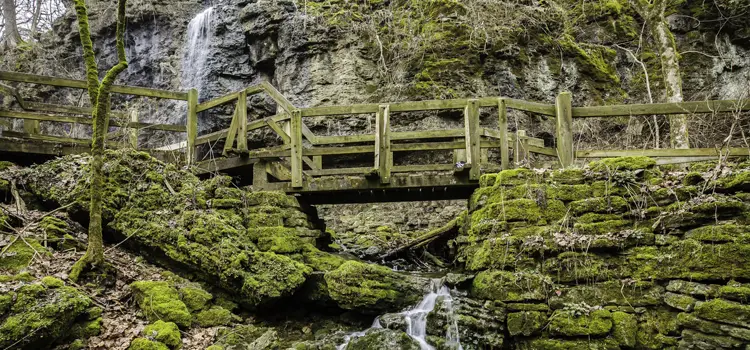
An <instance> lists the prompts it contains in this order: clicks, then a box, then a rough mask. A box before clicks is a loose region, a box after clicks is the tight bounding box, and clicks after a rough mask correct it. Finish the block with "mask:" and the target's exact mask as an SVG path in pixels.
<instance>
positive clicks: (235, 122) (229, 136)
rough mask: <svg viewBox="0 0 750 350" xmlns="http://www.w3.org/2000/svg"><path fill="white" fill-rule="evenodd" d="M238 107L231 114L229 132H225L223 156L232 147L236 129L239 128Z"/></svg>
mask: <svg viewBox="0 0 750 350" xmlns="http://www.w3.org/2000/svg"><path fill="white" fill-rule="evenodd" d="M237 107H239V106H235V108H234V114H232V123H231V124H229V131H228V132H227V138H226V140H224V152H222V153H223V154H224V156H225V157H226V156H227V152H229V150H231V149H232V147H234V139H235V137H237V129H238V128H239V127H240V122H239V119H238V118H237V113H238V111H239V108H237Z"/></svg>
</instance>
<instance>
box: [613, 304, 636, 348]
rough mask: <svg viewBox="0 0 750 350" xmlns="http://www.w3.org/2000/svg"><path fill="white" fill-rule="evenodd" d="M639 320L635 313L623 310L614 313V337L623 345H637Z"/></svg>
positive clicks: (629, 346) (628, 346)
mask: <svg viewBox="0 0 750 350" xmlns="http://www.w3.org/2000/svg"><path fill="white" fill-rule="evenodd" d="M637 333H638V320H637V319H636V317H635V316H634V315H631V314H628V313H624V312H621V311H617V312H613V313H612V337H613V338H615V340H617V343H618V344H620V345H621V346H623V347H627V348H632V347H635V345H636V334H637Z"/></svg>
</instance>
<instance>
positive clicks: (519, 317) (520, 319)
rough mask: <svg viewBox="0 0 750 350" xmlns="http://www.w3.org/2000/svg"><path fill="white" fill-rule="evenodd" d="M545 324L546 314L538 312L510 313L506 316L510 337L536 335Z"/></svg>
mask: <svg viewBox="0 0 750 350" xmlns="http://www.w3.org/2000/svg"><path fill="white" fill-rule="evenodd" d="M546 323H547V314H546V313H543V312H539V311H522V312H511V313H509V314H508V320H507V326H508V333H509V334H510V336H511V337H515V336H517V335H522V336H525V337H528V336H530V335H532V334H535V333H538V332H539V331H540V330H541V329H542V327H544V326H545V324H546Z"/></svg>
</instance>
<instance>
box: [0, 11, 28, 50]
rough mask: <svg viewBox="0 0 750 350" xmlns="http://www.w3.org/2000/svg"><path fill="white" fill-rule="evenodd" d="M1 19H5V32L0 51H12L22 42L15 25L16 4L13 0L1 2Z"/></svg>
mask: <svg viewBox="0 0 750 350" xmlns="http://www.w3.org/2000/svg"><path fill="white" fill-rule="evenodd" d="M3 17H4V18H5V32H4V34H3V38H2V43H0V49H13V48H15V47H16V46H18V44H19V43H21V42H22V41H23V40H21V35H20V34H19V33H18V24H16V3H15V1H14V0H3Z"/></svg>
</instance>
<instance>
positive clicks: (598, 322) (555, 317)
mask: <svg viewBox="0 0 750 350" xmlns="http://www.w3.org/2000/svg"><path fill="white" fill-rule="evenodd" d="M611 329H612V315H611V313H610V312H609V311H607V310H595V311H592V312H591V313H590V314H589V315H575V314H572V313H570V312H567V311H564V310H556V311H555V312H554V313H553V314H552V316H551V317H550V323H549V331H550V333H551V334H553V335H562V336H603V335H606V334H608V333H609V331H610V330H611Z"/></svg>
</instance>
